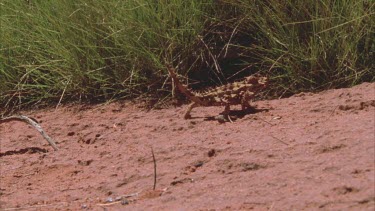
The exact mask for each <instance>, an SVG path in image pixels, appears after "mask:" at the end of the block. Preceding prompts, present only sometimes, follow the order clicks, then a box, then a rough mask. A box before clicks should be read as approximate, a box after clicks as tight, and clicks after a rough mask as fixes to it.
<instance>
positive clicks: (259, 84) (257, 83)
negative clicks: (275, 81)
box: [245, 74, 268, 89]
mask: <svg viewBox="0 0 375 211" xmlns="http://www.w3.org/2000/svg"><path fill="white" fill-rule="evenodd" d="M245 83H247V84H252V85H253V86H254V87H256V88H257V89H264V88H266V87H267V85H268V78H267V77H264V76H261V75H259V74H254V75H251V76H248V77H246V78H245Z"/></svg>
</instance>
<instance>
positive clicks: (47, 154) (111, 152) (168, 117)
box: [0, 83, 375, 210]
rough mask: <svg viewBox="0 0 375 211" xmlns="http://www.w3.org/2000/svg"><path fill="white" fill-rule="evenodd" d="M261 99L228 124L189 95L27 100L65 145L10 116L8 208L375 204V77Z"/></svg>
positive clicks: (3, 191) (5, 135)
mask: <svg viewBox="0 0 375 211" xmlns="http://www.w3.org/2000/svg"><path fill="white" fill-rule="evenodd" d="M253 105H256V107H257V108H258V109H260V110H261V111H258V112H256V113H252V114H247V115H245V116H244V117H243V118H241V119H237V120H236V121H234V122H233V123H223V124H221V123H218V122H217V121H207V120H205V119H204V117H205V116H214V115H217V114H218V113H220V112H221V111H222V110H223V108H222V107H210V108H202V107H200V108H195V109H194V110H193V112H192V115H193V116H194V117H197V118H194V119H192V120H184V119H182V115H183V113H184V109H186V106H183V107H177V108H169V109H162V110H152V111H149V112H146V111H145V110H144V109H140V108H138V107H137V105H134V104H130V103H125V104H124V103H123V104H120V103H115V104H110V105H101V106H99V105H98V106H92V107H89V106H66V107H61V108H59V109H58V110H57V111H54V109H46V110H39V111H27V112H25V113H23V114H24V115H28V116H30V117H34V118H36V119H37V120H38V121H39V122H40V124H41V125H42V127H43V128H44V130H46V132H47V133H48V134H49V135H50V136H51V137H53V138H54V139H55V140H56V141H57V143H58V146H59V147H60V150H59V151H56V152H55V151H53V149H52V148H51V147H50V146H49V145H48V144H47V142H46V141H45V140H44V139H43V137H42V136H40V134H38V132H37V131H36V130H34V129H33V128H31V127H30V126H28V125H26V124H25V123H22V122H9V123H4V124H1V125H0V143H1V149H0V153H1V154H0V162H1V169H0V170H1V176H0V209H2V210H103V207H104V208H106V209H107V210H249V209H254V210H312V209H313V210H315V209H319V208H321V209H324V210H374V209H375V172H374V171H375V166H374V165H375V160H374V159H375V83H364V84H361V85H359V86H356V87H353V88H350V89H338V90H328V91H324V92H321V93H317V94H311V93H301V94H298V95H295V96H293V97H290V98H286V99H281V100H270V101H258V102H254V103H253ZM237 109H239V108H237ZM262 109H263V110H262ZM267 109H269V110H268V111H267ZM151 147H152V148H153V149H154V152H155V156H156V163H157V187H156V191H152V188H153V179H154V176H153V170H154V169H153V160H152V154H151ZM134 193H138V195H133V196H131V197H128V198H127V199H125V198H124V200H123V203H124V205H122V204H121V203H120V201H119V202H117V201H116V198H117V197H119V196H123V195H127V194H134ZM111 201H113V203H112V204H111V203H109V202H111ZM127 203H128V204H127ZM15 208H18V209H15Z"/></svg>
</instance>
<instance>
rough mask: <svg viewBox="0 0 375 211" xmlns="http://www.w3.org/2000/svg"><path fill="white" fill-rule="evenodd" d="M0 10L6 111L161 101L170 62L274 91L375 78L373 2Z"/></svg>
mask: <svg viewBox="0 0 375 211" xmlns="http://www.w3.org/2000/svg"><path fill="white" fill-rule="evenodd" d="M0 4H1V5H0V15H1V16H0V21H1V42H0V108H7V109H9V108H13V107H15V106H22V105H30V104H37V105H39V104H41V103H51V102H53V103H54V104H56V103H58V102H60V101H72V100H73V101H74V100H84V101H86V100H89V101H101V100H108V99H111V98H114V97H116V98H117V97H137V96H140V95H142V94H144V93H154V94H155V93H162V94H164V95H165V94H167V93H169V91H168V90H167V91H166V92H163V89H162V87H163V84H164V82H165V79H166V76H167V74H166V70H165V69H164V67H163V66H164V62H165V61H167V62H172V63H173V64H174V65H179V68H178V70H179V71H180V73H187V72H188V71H190V70H196V71H191V72H190V73H189V75H190V76H192V77H193V78H195V79H199V81H200V82H201V83H200V85H202V84H203V85H202V86H205V85H206V83H205V82H208V81H213V83H216V84H218V83H225V82H226V80H228V81H229V80H233V79H235V78H236V77H237V78H238V77H242V76H244V75H247V74H251V73H254V72H257V71H261V72H262V73H263V74H267V75H269V76H270V77H271V79H272V81H273V83H272V84H273V85H272V88H273V90H275V91H276V93H283V92H288V93H295V92H298V91H309V90H319V89H324V88H331V87H344V86H350V85H354V84H357V83H360V82H361V81H374V80H375V71H374V62H373V58H374V57H375V55H374V51H375V44H374V37H375V18H374V17H375V3H374V2H373V1H365V0H363V1H349V0H340V1H338V0H337V1H332V0H318V1H307V0H301V1H292V0H286V1H279V0H267V1H264V0H251V1H249V0H246V1H245V0H236V1H233V0H220V1H216V0H205V1H202V0H190V1H185V0H168V1H166V0H160V1H152V0H125V1H114V0H107V1H104V0H97V1H86V0H62V1H60V0H51V1H42V0H39V1H37V0H36V1H14V0H3V1H2V2H0ZM207 77H208V78H207ZM211 83H212V82H211ZM160 91H161V92H160ZM159 96H160V95H159ZM0 113H1V112H0Z"/></svg>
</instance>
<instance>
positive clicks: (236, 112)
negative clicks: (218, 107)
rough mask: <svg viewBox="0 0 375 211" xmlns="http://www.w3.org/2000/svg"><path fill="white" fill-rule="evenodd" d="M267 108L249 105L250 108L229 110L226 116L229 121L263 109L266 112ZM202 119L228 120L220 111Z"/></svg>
mask: <svg viewBox="0 0 375 211" xmlns="http://www.w3.org/2000/svg"><path fill="white" fill-rule="evenodd" d="M269 110H270V109H268V108H260V109H258V108H254V107H251V108H247V109H244V110H231V111H229V114H228V116H229V117H230V118H231V120H230V121H232V122H234V121H236V120H238V119H242V118H244V117H245V116H246V115H249V114H256V113H260V112H264V111H265V112H268V111H269ZM204 121H219V122H228V121H229V120H227V119H225V118H224V115H223V113H220V114H219V115H218V116H209V117H205V118H204Z"/></svg>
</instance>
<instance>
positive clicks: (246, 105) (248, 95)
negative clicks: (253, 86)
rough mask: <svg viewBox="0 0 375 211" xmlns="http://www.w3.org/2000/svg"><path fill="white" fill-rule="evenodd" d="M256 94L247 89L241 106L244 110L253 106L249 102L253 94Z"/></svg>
mask: <svg viewBox="0 0 375 211" xmlns="http://www.w3.org/2000/svg"><path fill="white" fill-rule="evenodd" d="M252 95H254V93H253V92H249V91H247V92H246V93H245V94H244V96H243V97H242V99H241V108H242V110H246V109H247V108H251V105H250V103H249V101H250V99H251V96H252Z"/></svg>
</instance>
